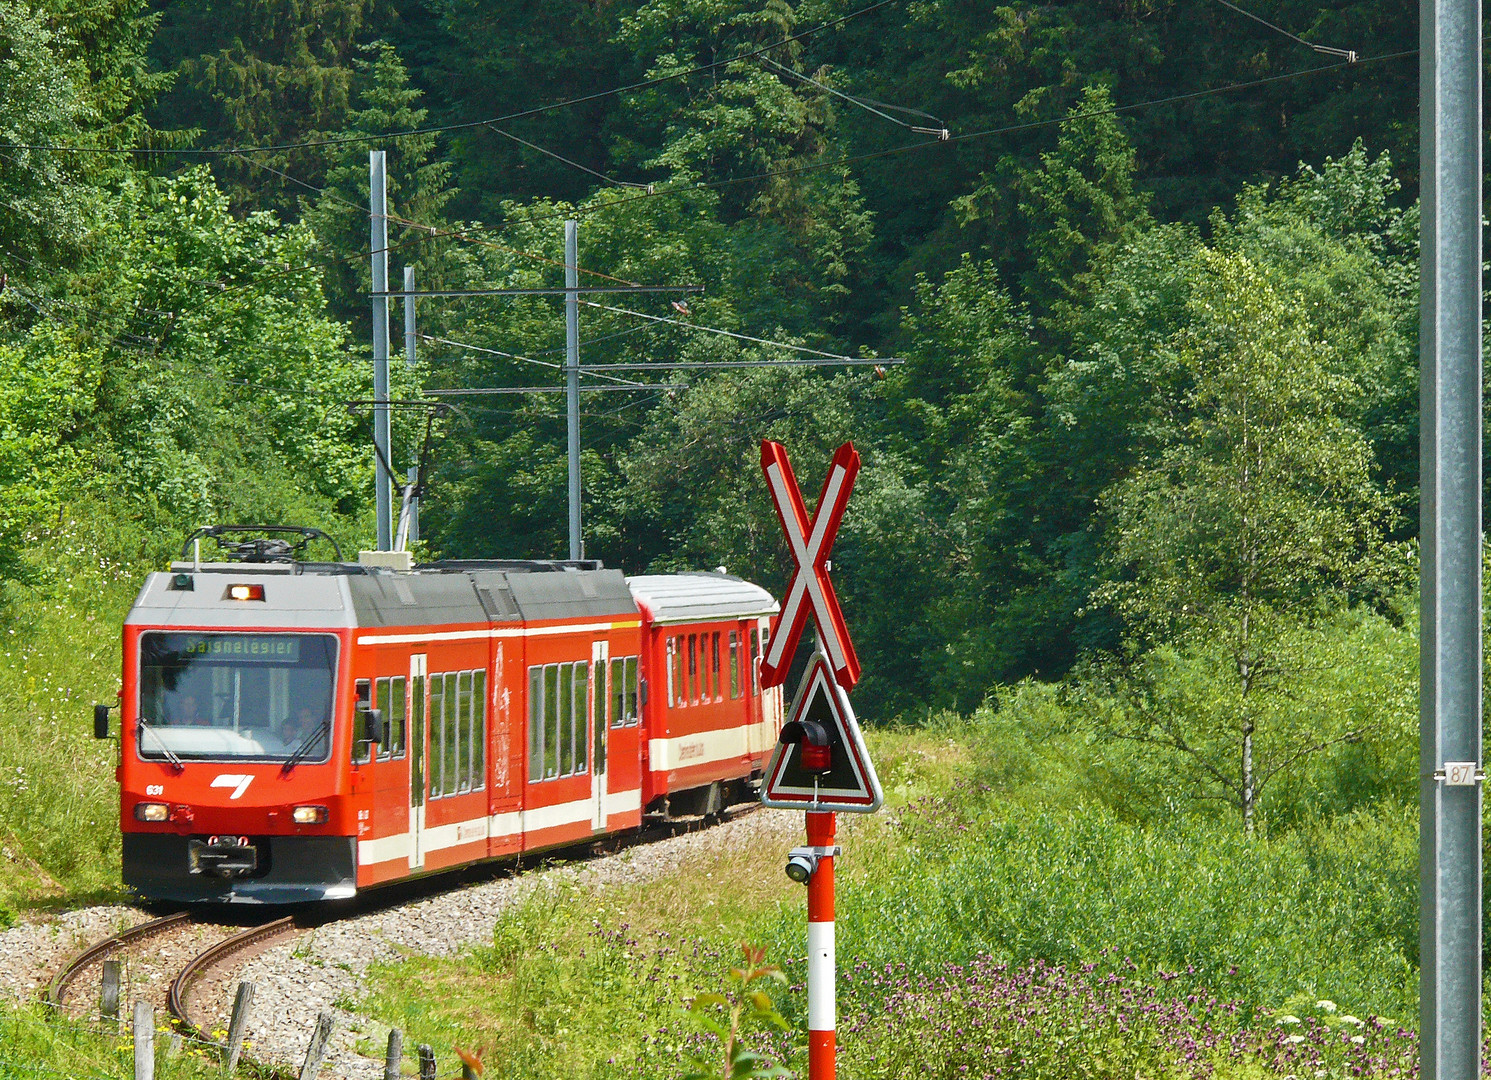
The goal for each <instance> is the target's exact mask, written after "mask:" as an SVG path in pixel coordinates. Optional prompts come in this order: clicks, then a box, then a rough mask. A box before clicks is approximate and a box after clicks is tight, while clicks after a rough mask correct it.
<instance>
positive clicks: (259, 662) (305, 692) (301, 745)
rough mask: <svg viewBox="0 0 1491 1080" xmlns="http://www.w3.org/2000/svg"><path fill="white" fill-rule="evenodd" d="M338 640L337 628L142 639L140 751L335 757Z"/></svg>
mask: <svg viewBox="0 0 1491 1080" xmlns="http://www.w3.org/2000/svg"><path fill="white" fill-rule="evenodd" d="M336 661H337V639H336V638H335V637H333V636H331V635H329V634H233V633H222V634H217V633H214V634H201V633H197V634H183V633H166V632H162V631H149V632H146V633H144V634H141V635H140V712H139V723H138V724H137V731H136V732H135V740H136V742H135V745H136V749H137V750H138V752H139V755H140V757H142V758H146V759H149V760H155V761H164V760H171V759H173V758H176V759H181V760H188V759H197V760H210V761H224V760H240V759H243V760H259V761H283V760H286V759H288V758H290V757H291V756H294V757H295V758H296V760H298V761H305V762H308V763H309V762H318V761H325V760H327V758H328V757H329V756H330V753H331V707H332V690H333V688H334V687H335V685H336Z"/></svg>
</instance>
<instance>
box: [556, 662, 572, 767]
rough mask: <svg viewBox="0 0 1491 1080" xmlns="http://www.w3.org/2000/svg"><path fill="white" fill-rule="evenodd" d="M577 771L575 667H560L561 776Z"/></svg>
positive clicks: (569, 665)
mask: <svg viewBox="0 0 1491 1080" xmlns="http://www.w3.org/2000/svg"><path fill="white" fill-rule="evenodd" d="M574 771H575V665H574V664H560V665H559V775H560V776H569V775H570V774H571V773H573V772H574Z"/></svg>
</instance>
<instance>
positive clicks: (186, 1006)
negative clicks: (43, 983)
mask: <svg viewBox="0 0 1491 1080" xmlns="http://www.w3.org/2000/svg"><path fill="white" fill-rule="evenodd" d="M759 809H760V806H759V804H756V803H744V804H735V805H733V806H730V807H728V808H726V810H725V812H724V813H722V814H719V815H717V816H716V815H711V816H710V817H709V818H703V817H698V818H686V819H675V820H671V821H666V822H654V823H651V824H649V825H647V826H644V827H643V828H641V829H639V830H637V831H636V832H634V833H631V834H630V835H623V836H617V837H613V838H611V839H610V840H609V841H608V842H600V843H596V842H588V843H586V844H583V845H578V846H577V847H576V848H572V849H568V850H567V851H559V852H551V853H547V854H546V856H545V859H544V861H545V862H547V861H548V859H549V858H550V857H559V858H562V859H567V860H569V861H585V860H586V859H588V858H593V857H597V856H604V855H606V854H614V853H615V852H618V851H621V850H625V849H627V848H631V847H637V846H646V845H648V844H650V843H653V842H656V841H659V840H663V839H667V838H670V837H675V836H679V835H681V834H689V833H694V832H698V831H701V830H706V829H708V828H709V827H710V826H711V825H713V824H715V823H717V822H723V821H730V820H736V819H739V818H742V817H746V816H748V815H750V814H752V813H754V812H755V811H756V810H759ZM483 869H485V870H486V871H487V876H491V874H492V872H493V871H496V872H499V873H500V872H507V871H512V872H518V873H522V872H525V871H524V868H523V867H521V866H520V865H517V864H508V865H507V866H492V865H489V866H487V867H485V868H483ZM530 869H531V867H530ZM414 884H415V883H413V882H410V883H407V884H401V885H399V886H395V887H389V888H386V889H380V890H375V891H373V892H370V893H367V894H364V900H365V902H364V903H362V904H359V905H357V910H355V911H353V912H348V913H346V914H347V915H356V914H366V913H367V912H368V910H369V909H371V910H377V909H380V908H398V907H401V906H403V905H404V904H406V903H410V902H418V901H419V900H420V899H423V898H428V897H429V896H430V895H432V894H439V893H444V892H452V891H456V890H459V889H461V888H464V887H466V886H468V885H470V884H473V881H472V874H471V868H467V870H466V871H464V872H462V871H456V872H452V873H450V874H448V875H441V876H439V877H437V878H435V879H433V880H431V879H426V881H425V882H423V884H424V886H425V887H424V888H423V889H418V890H417V889H413V888H411V886H413V885H414ZM431 884H437V886H438V887H436V888H434V889H431V888H430V885H431ZM318 914H320V913H302V914H301V916H300V917H299V918H298V919H297V917H295V916H286V917H283V918H279V919H275V920H273V921H270V922H265V923H260V924H257V925H253V926H248V927H245V928H243V929H240V930H237V931H236V932H230V931H231V930H232V928H231V927H226V926H223V925H222V924H220V923H216V922H214V921H212V920H211V919H210V918H207V919H204V918H202V917H201V915H200V914H199V913H197V912H192V911H180V912H176V913H174V914H171V915H167V916H165V917H163V918H158V919H151V920H149V921H147V922H143V923H140V924H139V925H137V926H134V927H131V928H129V929H128V930H124V931H121V932H119V933H117V934H113V935H111V936H109V937H106V938H103V939H101V940H99V941H97V942H95V943H93V944H92V945H90V946H89V947H88V948H86V949H84V950H82V951H81V952H78V953H76V954H75V955H73V956H72V957H71V958H70V959H68V960H67V961H66V963H65V964H64V965H63V966H62V968H61V969H60V970H59V971H58V972H57V973H56V974H55V975H54V976H53V977H52V979H51V981H50V982H49V983H48V985H47V987H46V989H45V990H44V991H43V993H42V1000H43V1001H44V1002H45V1003H46V1004H48V1005H50V1006H51V1007H52V1008H54V1009H57V1010H59V1011H60V1010H62V1009H64V1008H65V1007H67V1006H68V1003H69V1000H70V999H71V1000H73V1001H74V1005H73V1006H72V1007H73V1008H74V1009H75V1008H77V1005H76V1001H77V998H78V990H79V986H80V984H81V983H82V982H83V981H84V976H85V975H90V974H91V973H92V970H93V969H94V968H96V967H98V966H99V965H101V964H102V963H103V961H105V960H107V959H110V958H113V957H116V956H123V955H128V954H130V953H131V952H133V951H137V950H139V948H140V947H141V946H142V945H145V944H147V943H151V942H157V943H158V945H157V948H156V950H155V955H154V956H152V957H151V958H150V959H151V961H152V962H153V963H159V964H162V965H163V968H164V972H165V975H166V977H168V978H169V985H168V987H167V989H166V993H165V1000H164V1004H165V1008H166V1011H167V1013H168V1014H169V1016H170V1018H171V1022H172V1024H173V1026H174V1027H175V1028H176V1029H177V1031H179V1032H180V1033H181V1035H182V1036H183V1037H185V1038H187V1039H188V1040H191V1041H193V1042H196V1043H198V1044H199V1045H216V1044H217V1043H218V1040H217V1039H215V1038H214V1037H213V1035H212V1030H213V1028H214V1027H216V1026H218V1023H217V1021H219V1020H220V1019H221V1016H220V1014H219V1016H218V1017H216V1018H213V1019H204V1015H203V1011H202V1006H201V1005H200V1004H198V1006H197V1007H198V1011H197V1012H196V1013H195V1014H194V1013H193V990H194V988H197V989H200V988H201V987H202V985H203V984H204V983H206V984H212V983H214V981H215V982H216V983H217V985H216V986H214V987H213V990H214V991H215V990H216V989H219V988H221V985H222V984H223V983H230V982H231V981H232V979H231V976H228V977H222V976H221V975H220V972H221V971H222V969H225V968H228V967H230V966H232V965H233V963H234V961H235V958H238V957H241V956H242V955H243V954H244V953H246V952H248V953H256V952H258V951H261V950H262V948H263V947H264V946H266V945H268V944H269V943H272V942H274V941H275V940H276V939H278V938H281V937H284V936H287V935H289V934H293V933H295V932H296V931H298V930H301V929H310V928H315V927H318V926H322V925H325V924H326V923H327V922H335V921H337V917H333V918H331V919H329V920H328V919H327V918H325V915H321V917H317V916H318ZM325 914H330V913H329V912H327V913H325ZM215 930H221V931H223V932H224V933H223V935H222V936H220V937H218V938H217V939H216V940H215V941H213V942H211V943H210V944H208V945H207V946H206V947H205V948H198V947H197V946H196V944H195V943H192V944H190V945H189V946H188V943H187V942H184V941H183V942H175V943H174V944H173V946H172V947H171V948H166V947H164V945H163V943H162V941H161V939H165V938H168V937H169V936H171V935H180V936H184V937H187V938H190V937H193V936H195V937H200V936H201V935H202V934H203V933H211V932H213V931H215ZM188 947H189V950H190V959H188V960H186V962H185V963H180V962H179V961H176V962H171V961H170V960H169V959H164V957H165V954H167V953H170V952H173V951H174V952H176V953H179V952H181V951H182V949H183V948H188ZM172 971H174V976H171V974H170V973H171V972H172ZM215 973H218V974H216V977H215ZM153 981H154V983H155V986H156V990H155V993H156V994H158V993H159V986H160V984H161V983H162V982H164V981H165V979H155V980H153ZM133 982H134V981H133V980H132V983H133ZM95 989H96V984H95ZM131 990H132V992H135V993H138V992H140V990H141V988H140V987H139V986H138V985H132V986H131ZM145 992H147V993H149V992H150V991H149V990H148V989H146V991H145ZM157 1001H159V998H158V997H157ZM207 1011H208V1013H210V1011H211V1009H210V1006H209V1007H208V1008H207ZM260 1071H261V1072H262V1073H263V1074H264V1075H279V1074H278V1073H276V1072H275V1070H273V1069H272V1068H270V1067H266V1066H262V1065H261V1067H260ZM286 1075H288V1074H286Z"/></svg>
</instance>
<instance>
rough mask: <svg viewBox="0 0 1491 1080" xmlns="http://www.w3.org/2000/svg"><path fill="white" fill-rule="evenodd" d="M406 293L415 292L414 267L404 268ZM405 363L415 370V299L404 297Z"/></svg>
mask: <svg viewBox="0 0 1491 1080" xmlns="http://www.w3.org/2000/svg"><path fill="white" fill-rule="evenodd" d="M404 291H405V292H406V293H412V292H413V291H414V267H412V266H406V267H404ZM404 363H406V364H408V365H409V370H411V371H413V370H414V297H412V296H406V297H404Z"/></svg>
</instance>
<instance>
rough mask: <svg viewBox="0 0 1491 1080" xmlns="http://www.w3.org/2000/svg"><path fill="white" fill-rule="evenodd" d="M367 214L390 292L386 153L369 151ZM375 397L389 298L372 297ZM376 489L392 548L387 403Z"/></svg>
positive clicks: (379, 276)
mask: <svg viewBox="0 0 1491 1080" xmlns="http://www.w3.org/2000/svg"><path fill="white" fill-rule="evenodd" d="M368 203H369V205H368V214H369V216H370V217H371V219H372V244H371V245H370V246H371V248H372V251H373V292H375V293H386V292H387V291H388V183H387V176H386V173H385V171H384V152H383V151H382V150H369V151H368ZM373 400H374V401H384V402H386V401H387V400H388V297H386V296H375V297H374V298H373ZM373 443H374V445H376V446H377V447H378V449H379V450H381V451H382V454H381V455H379V454H377V453H375V454H374V455H373V457H374V459H375V460H374V462H373V469H374V476H375V477H376V479H375V481H374V488H375V490H376V491H377V494H378V498H377V504H378V550H379V551H388V550H390V549H391V548H392V547H393V520H392V516H391V515H392V512H393V477H392V476H390V475H389V472H388V469H386V468H385V467H384V465H383V463H384V462H385V461H390V462H391V461H392V460H393V459H392V458H390V457H389V453H388V444H389V437H388V406H387V405H374V406H373Z"/></svg>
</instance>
